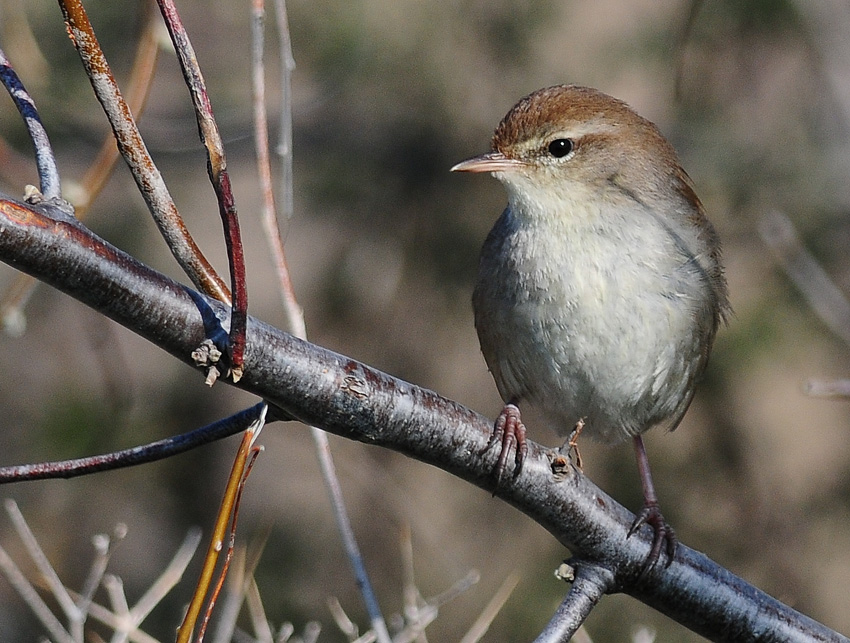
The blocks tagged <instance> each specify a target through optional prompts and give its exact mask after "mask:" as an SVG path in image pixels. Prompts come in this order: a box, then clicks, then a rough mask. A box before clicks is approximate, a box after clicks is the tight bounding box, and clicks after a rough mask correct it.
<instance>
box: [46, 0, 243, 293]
mask: <svg viewBox="0 0 850 643" xmlns="http://www.w3.org/2000/svg"><path fill="white" fill-rule="evenodd" d="M59 5H60V7H61V9H62V14H63V16H64V18H65V24H66V25H67V27H68V33H69V34H70V36H71V39H72V41H73V43H74V46H75V47H76V48H77V52H78V53H79V54H80V58H81V60H82V61H83V67H85V70H86V73H87V74H88V77H89V81H90V82H91V85H92V88H93V89H94V92H95V95H96V96H97V99H98V101H100V104H101V106H102V107H103V111H104V113H105V114H106V116H107V118H108V119H109V124H110V125H111V126H112V132H113V133H114V135H115V140H116V142H117V143H118V149H119V150H120V151H121V155H122V156H123V157H124V161H125V162H126V163H127V166H128V167H129V168H130V172H131V173H132V174H133V178H134V179H135V180H136V185H137V186H138V188H139V191H140V192H141V194H142V197H143V198H144V199H145V203H146V204H147V206H148V209H149V210H150V212H151V214H152V215H153V218H154V221H156V224H157V227H158V228H159V231H160V233H161V234H162V236H163V237H164V238H165V240H166V242H167V243H168V247H169V248H170V249H171V252H172V254H173V255H174V257H175V259H177V262H178V263H179V264H180V267H181V268H182V269H183V270H184V271H185V272H186V274H187V275H188V276H189V279H191V280H192V283H193V284H195V286H196V287H197V288H198V289H199V290H201V291H202V292H204V293H206V294H208V295H210V296H212V297H215V298H216V299H218V300H219V301H226V302H229V301H230V292H229V291H228V289H227V286H226V285H225V284H224V282H223V281H222V280H221V278H220V277H219V276H218V274H216V272H215V270H214V269H213V267H212V265H210V263H209V262H208V261H207V259H206V257H204V255H203V254H202V253H201V250H200V248H198V246H197V245H196V244H195V241H194V240H193V239H192V237H191V235H190V234H189V230H188V229H187V228H186V224H185V223H184V222H183V219H182V218H181V217H180V213H179V212H178V211H177V206H176V205H175V204H174V200H173V199H172V198H171V194H170V193H169V192H168V188H167V187H166V185H165V181H164V180H163V178H162V175H161V174H160V172H159V170H158V169H157V167H156V165H155V164H154V162H153V159H152V158H151V156H150V154H149V153H148V150H147V147H146V146H145V143H144V141H143V140H142V136H141V134H140V133H139V128H138V127H137V126H136V121H135V119H134V118H133V115H132V113H131V111H130V108H129V107H128V105H127V103H126V101H125V100H124V97H123V96H122V95H121V91H120V90H119V89H118V85H117V83H116V82H115V78H114V77H113V75H112V71H111V70H110V68H109V63H107V62H106V58H105V56H104V55H103V51H102V50H101V49H100V45H99V44H98V41H97V36H95V33H94V30H93V29H92V26H91V22H89V18H88V14H87V13H86V11H85V9H84V8H83V5H82V3H81V2H80V0H59Z"/></svg>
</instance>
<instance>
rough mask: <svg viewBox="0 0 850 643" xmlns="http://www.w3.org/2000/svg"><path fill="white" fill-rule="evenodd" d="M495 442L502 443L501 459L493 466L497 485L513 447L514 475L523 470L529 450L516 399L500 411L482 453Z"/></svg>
mask: <svg viewBox="0 0 850 643" xmlns="http://www.w3.org/2000/svg"><path fill="white" fill-rule="evenodd" d="M494 444H501V449H500V451H499V460H498V461H497V462H496V466H495V467H494V468H493V473H494V474H495V475H496V487H497V488H498V486H499V484H500V483H501V481H502V475H503V474H504V472H505V468H506V467H507V464H508V455H509V454H510V452H511V448H512V447H514V448H516V452H515V453H514V477H517V476H518V475H519V472H520V471H521V470H522V463H523V461H524V460H525V454H526V453H527V452H528V443H527V442H526V439H525V424H523V423H522V417H521V415H520V412H519V407H518V406H517V405H516V403H515V401H514V400H511V401H510V402H508V403H507V404H506V405H505V408H503V409H502V412H501V413H499V417H498V418H496V424H495V425H494V426H493V433H492V435H491V436H490V441H489V442H487V446H486V447H484V451H482V453H484V452H486V451H489V450H490V447H492V446H493V445H494Z"/></svg>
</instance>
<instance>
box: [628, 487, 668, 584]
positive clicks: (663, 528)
mask: <svg viewBox="0 0 850 643" xmlns="http://www.w3.org/2000/svg"><path fill="white" fill-rule="evenodd" d="M643 525H649V526H650V527H652V547H651V548H650V550H649V555H648V556H647V557H646V560H645V561H644V563H643V569H642V570H641V572H640V576H641V577H643V576H644V575H645V574H646V573H647V572H648V571H649V570H650V569H651V568H652V567H653V566H654V565H655V563H657V562H658V559H659V558H660V557H661V548H662V547H664V549H665V552H666V553H667V562H666V563H665V564H664V566H665V567H669V566H670V564H671V563H672V562H673V557H674V556H675V555H676V546H677V545H678V543H679V541H678V540H677V539H676V532H675V531H673V528H672V527H671V526H670V525H668V524H667V521H666V520H664V516H663V515H662V514H661V509H659V507H658V503H654V502H652V503H646V504H645V505H644V506H643V509H641V510H640V513H638V515H637V517H636V518H635V521H634V522H633V523H632V526H631V527H630V528H629V533H628V534H627V535H626V537H627V538H630V537H631V536H632V535H633V534H636V533H637V532H638V530H639V529H640V528H641V527H642V526H643ZM665 543H666V546H665Z"/></svg>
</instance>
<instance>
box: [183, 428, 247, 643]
mask: <svg viewBox="0 0 850 643" xmlns="http://www.w3.org/2000/svg"><path fill="white" fill-rule="evenodd" d="M257 433H259V431H256V432H254V434H253V435H252V436H251V441H252V443H253V442H254V441H255V440H256V439H257ZM262 450H263V449H262V447H252V448H251V451H250V452H249V453H248V461H247V463H246V464H245V471H244V472H243V473H242V477H241V479H240V480H239V487H238V489H237V491H236V499H235V500H234V502H233V509H232V512H231V516H230V540H229V541H228V543H227V554H226V555H225V557H224V564H223V565H222V568H221V571H220V572H219V574H218V581H217V582H216V585H215V587H214V588H213V591H212V594H211V596H210V599H209V602H208V603H207V609H206V612H205V613H204V620H203V623H201V628H200V630H199V631H198V637H197V643H203V640H204V635H205V634H206V631H207V626H208V625H209V622H210V618H212V614H213V609H214V608H215V605H216V602H218V597H219V594H220V593H221V588H222V587H223V586H224V581H225V579H226V578H227V572H228V571H229V570H230V563H231V562H232V561H233V552H234V551H235V548H236V526H237V525H238V524H239V507H241V506H242V494H243V493H244V491H245V483H246V482H247V481H248V476H250V475H251V470H252V469H253V468H254V463H255V462H256V461H257V456H259V455H260V452H261V451H262Z"/></svg>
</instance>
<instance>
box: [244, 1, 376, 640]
mask: <svg viewBox="0 0 850 643" xmlns="http://www.w3.org/2000/svg"><path fill="white" fill-rule="evenodd" d="M276 6H277V14H276V16H277V22H278V24H277V26H278V31H279V33H280V41H281V49H282V52H281V55H282V56H283V59H284V64H283V67H284V76H285V79H284V82H283V87H284V90H285V91H284V93H283V96H282V99H283V100H282V103H283V104H282V108H281V109H282V111H283V112H284V113H285V114H288V116H287V117H286V119H285V120H288V123H289V125H288V127H289V130H290V131H289V133H288V134H285V135H284V136H283V139H282V144H283V145H284V147H285V149H286V150H288V151H289V154H290V155H291V150H292V140H291V137H292V133H291V127H292V94H291V92H290V91H289V84H290V83H289V79H290V75H291V72H292V70H293V69H294V68H295V61H294V60H293V58H292V50H291V46H290V38H289V25H288V23H287V20H286V7H285V4H284V0H278V2H277V5H276ZM264 15H265V8H264V4H263V0H254V4H253V20H252V25H253V28H252V33H253V45H252V48H251V51H252V52H253V56H252V63H253V65H252V68H253V73H252V78H253V80H254V92H253V93H254V128H255V140H256V145H257V164H258V174H259V176H260V179H261V188H262V192H263V203H264V207H263V226H264V228H265V231H266V238H267V240H268V242H269V244H270V247H271V252H272V256H273V257H274V260H275V265H276V267H277V274H278V279H279V282H280V293H281V296H282V298H283V307H284V312H285V314H286V318H287V322H288V327H289V329H290V332H292V334H293V335H295V336H296V337H300V338H301V339H307V328H306V325H305V323H304V313H303V310H302V309H301V307H300V306H299V305H298V300H297V298H296V296H295V290H294V288H293V285H292V280H291V279H290V276H289V268H288V266H287V263H286V254H285V252H284V248H283V240H282V235H281V233H280V228H279V227H278V219H277V216H276V208H275V201H274V191H273V189H272V184H271V167H270V158H269V153H268V124H267V122H266V110H265V92H264V88H265V81H264V72H263V69H264V65H263V55H262V54H263V49H264V47H263V42H264V37H263V24H264ZM287 137H288V138H287ZM289 161H290V163H291V159H290V160H289ZM286 164H287V162H286V159H284V167H285V166H286ZM290 170H291V166H290ZM282 192H283V194H284V195H290V197H291V195H292V192H293V185H292V174H291V171H290V172H289V174H287V173H286V172H284V176H283V187H282ZM310 435H311V436H312V438H313V442H314V443H315V445H316V454H317V457H318V459H319V467H320V469H321V472H322V477H323V479H324V480H325V485H326V487H327V489H328V493H329V495H330V500H331V506H332V508H333V511H334V517H335V518H336V522H337V529H338V530H339V533H340V536H341V538H342V541H343V547H344V548H345V552H346V555H347V556H348V559H349V561H350V563H351V567H352V569H353V571H354V576H355V579H356V580H357V585H358V587H359V588H360V592H361V594H362V596H363V601H364V603H365V605H366V610H367V612H368V614H369V620H370V623H371V626H372V630H373V631H374V632H375V634H376V636H377V639H378V641H379V642H380V643H389V642H390V640H391V639H390V635H389V631H388V630H387V625H386V621H385V620H384V617H383V616H382V615H381V610H380V605H379V604H378V600H377V598H376V596H375V592H374V590H373V589H372V583H371V581H370V580H369V575H368V573H367V571H366V565H365V564H364V562H363V557H362V555H361V553H360V547H359V546H358V544H357V539H356V538H355V536H354V530H353V529H352V527H351V519H350V517H349V516H348V511H347V510H346V508H345V501H344V499H343V497H342V491H341V488H340V484H339V479H338V478H337V475H336V468H335V466H334V463H333V456H332V455H331V449H330V443H329V442H328V436H327V434H325V432H324V431H321V430H320V429H317V428H316V427H310Z"/></svg>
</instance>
